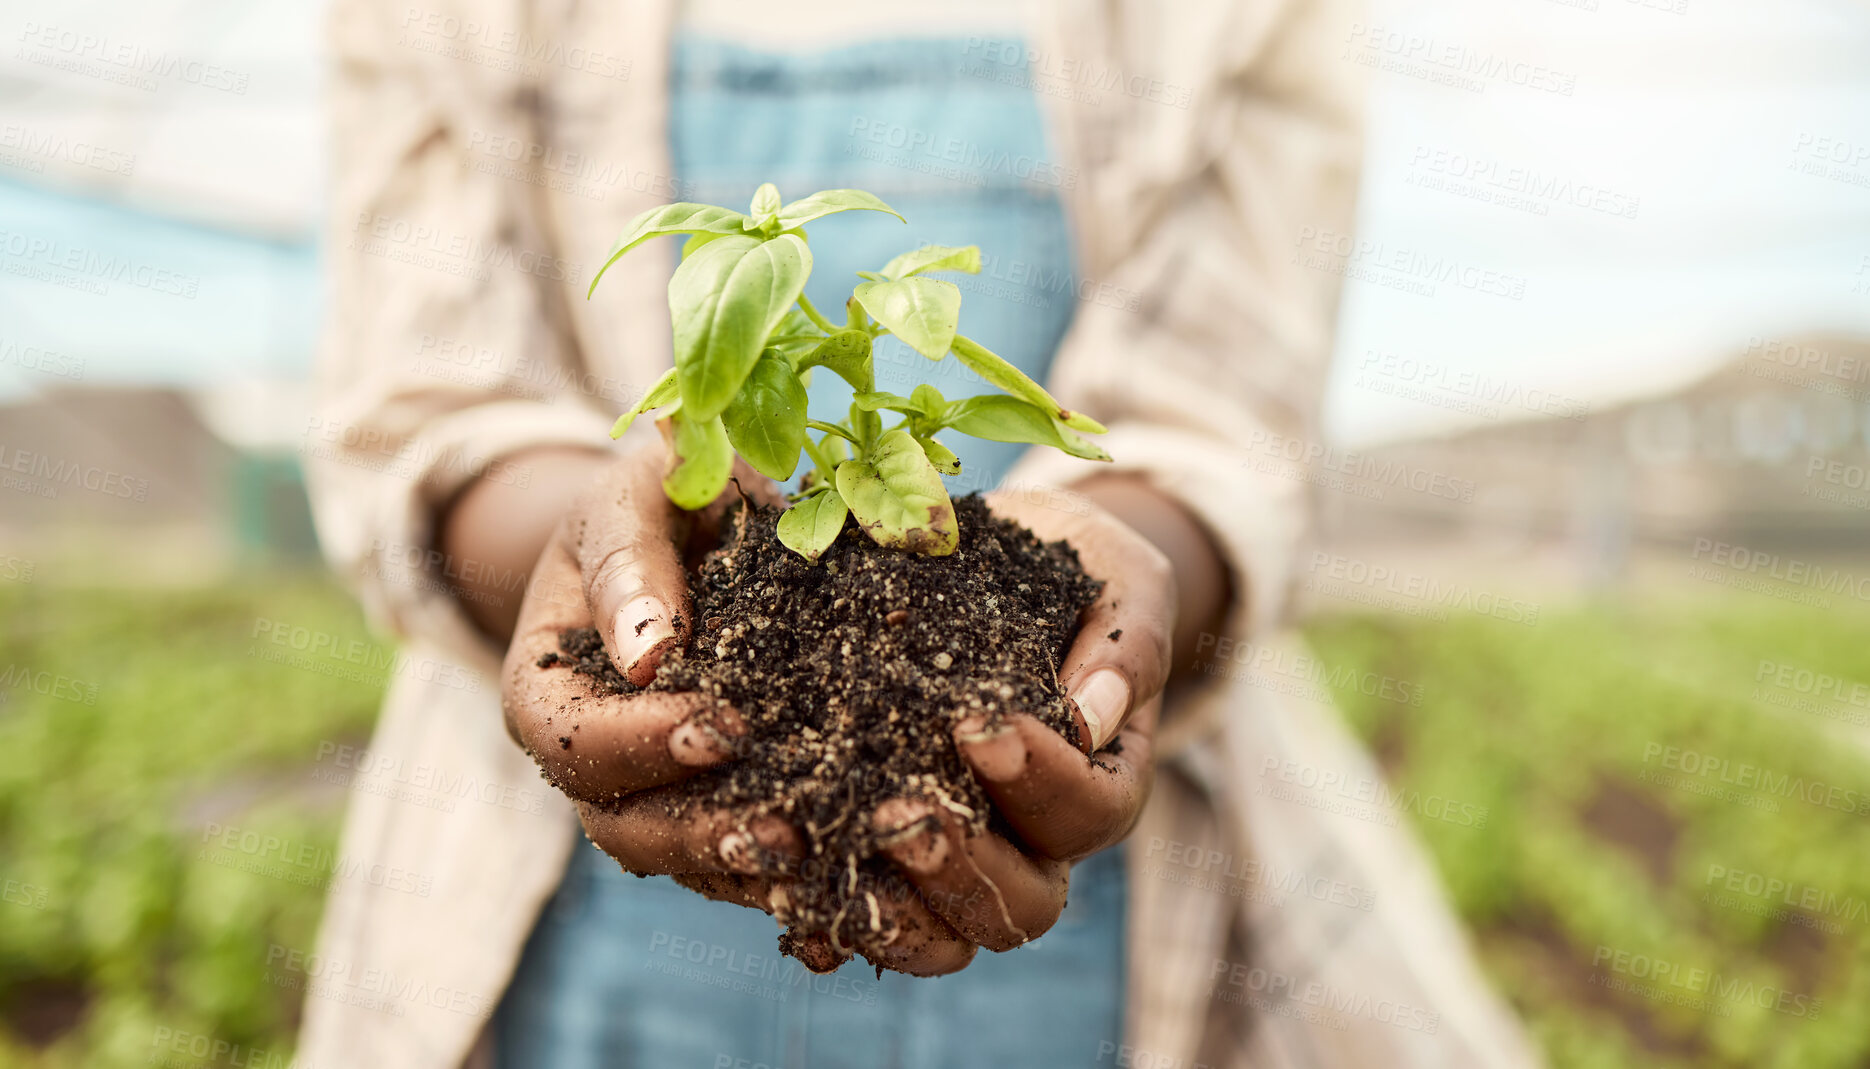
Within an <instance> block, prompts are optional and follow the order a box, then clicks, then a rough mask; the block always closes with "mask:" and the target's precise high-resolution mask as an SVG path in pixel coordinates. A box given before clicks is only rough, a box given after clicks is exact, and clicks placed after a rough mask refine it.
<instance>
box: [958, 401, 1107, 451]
mask: <svg viewBox="0 0 1870 1069" xmlns="http://www.w3.org/2000/svg"><path fill="white" fill-rule="evenodd" d="M946 422H947V424H948V426H950V427H953V428H954V429H955V430H957V431H960V432H961V433H962V434H966V435H971V436H973V437H975V438H985V439H987V440H988V441H993V442H1029V443H1031V444H1033V445H1049V446H1051V447H1052V448H1054V449H1062V450H1064V451H1065V452H1067V453H1070V454H1071V455H1072V456H1074V457H1083V458H1084V459H1086V460H1109V459H1110V454H1109V453H1106V452H1104V451H1103V450H1102V449H1099V448H1098V447H1097V446H1095V445H1093V444H1091V443H1090V442H1088V441H1086V440H1085V439H1083V438H1080V437H1079V436H1078V435H1076V434H1073V433H1072V432H1071V430H1070V429H1068V428H1067V427H1065V426H1064V425H1063V424H1061V423H1060V422H1059V421H1058V420H1056V419H1053V418H1052V417H1051V416H1049V415H1047V414H1046V410H1045V409H1043V408H1040V407H1039V406H1038V405H1035V404H1032V403H1030V402H1027V401H1022V400H1020V399H1019V398H1017V397H1005V396H1002V395H999V394H990V395H988V396H985V397H969V398H966V399H965V400H962V401H958V402H956V403H955V405H954V407H953V408H952V409H950V410H949V412H948V418H947V420H946Z"/></svg>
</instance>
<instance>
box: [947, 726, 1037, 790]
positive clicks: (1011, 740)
mask: <svg viewBox="0 0 1870 1069" xmlns="http://www.w3.org/2000/svg"><path fill="white" fill-rule="evenodd" d="M954 738H955V741H956V742H958V743H960V744H961V745H962V747H964V748H965V749H966V751H967V754H966V756H967V759H968V762H969V763H970V764H972V765H973V766H974V771H976V772H979V773H980V774H981V775H982V776H985V777H986V778H988V779H990V780H992V781H994V782H995V783H1005V782H1006V781H1008V780H1011V779H1017V778H1018V777H1019V776H1020V774H1021V773H1023V772H1025V771H1026V741H1025V740H1024V739H1022V738H1020V737H1019V732H1017V731H1014V730H1013V725H1011V724H1007V723H1000V724H996V725H994V726H993V727H991V728H989V727H988V726H987V722H986V720H985V719H984V718H982V717H977V716H970V717H968V718H967V719H966V720H963V721H961V723H959V724H957V725H955V733H954Z"/></svg>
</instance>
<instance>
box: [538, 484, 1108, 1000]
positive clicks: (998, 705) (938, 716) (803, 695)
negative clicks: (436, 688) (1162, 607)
mask: <svg viewBox="0 0 1870 1069" xmlns="http://www.w3.org/2000/svg"><path fill="white" fill-rule="evenodd" d="M955 512H956V519H957V521H958V523H959V526H960V532H961V544H960V546H959V547H958V548H957V549H956V550H955V552H954V553H953V554H952V555H950V556H948V557H925V556H918V555H915V554H910V553H903V552H899V551H895V550H887V549H883V548H881V547H878V546H877V545H875V544H874V543H872V542H871V541H870V540H869V539H867V538H863V537H861V535H860V534H859V532H857V531H855V530H852V529H851V528H849V527H848V526H847V528H846V530H845V531H844V533H843V535H841V536H840V537H839V539H838V540H837V542H836V543H835V544H833V546H832V547H831V549H830V550H829V551H828V552H827V553H826V554H825V556H824V558H823V559H822V560H821V561H820V562H819V563H818V564H817V565H816V566H814V565H810V564H807V563H806V562H805V561H804V560H802V559H801V558H800V557H798V556H797V555H796V554H794V553H792V552H791V551H790V550H787V549H786V548H785V547H783V546H782V545H780V543H779V541H778V539H777V538H776V537H775V536H774V533H773V525H774V523H775V522H776V521H777V519H778V517H779V515H780V513H779V510H777V509H773V508H770V507H765V506H760V507H747V506H744V505H741V504H735V505H733V506H730V512H729V515H728V517H727V519H726V520H724V522H723V523H722V525H721V526H722V537H723V543H722V545H721V547H720V548H718V549H716V550H714V551H713V552H711V553H709V554H708V555H707V557H706V558H704V560H703V562H702V565H701V569H700V571H699V573H698V574H694V575H692V576H691V578H690V596H691V598H692V599H693V602H694V610H695V617H696V618H697V619H699V620H701V621H705V622H704V624H703V626H702V627H700V628H699V629H697V630H696V631H695V632H694V633H693V634H691V635H690V636H689V640H688V642H687V644H686V646H684V647H683V648H681V649H679V650H676V651H673V652H672V653H670V654H669V655H668V656H666V657H665V658H664V660H663V663H662V666H661V668H660V670H659V671H658V672H657V674H656V678H655V680H654V681H653V682H652V683H651V684H650V686H649V688H648V689H650V690H664V691H699V692H703V693H708V694H714V695H717V696H719V697H722V698H725V699H726V700H727V701H729V702H731V703H732V704H733V705H734V707H735V708H736V709H738V710H739V711H740V713H741V716H742V718H743V720H744V721H745V723H746V726H747V734H746V736H745V737H744V738H742V739H739V740H735V742H734V748H735V750H736V752H737V753H738V754H740V755H741V759H740V760H737V761H734V762H732V763H730V764H728V765H725V766H723V767H721V768H719V769H716V770H713V771H710V772H706V773H703V774H702V775H699V776H696V777H695V778H693V779H691V780H688V781H686V782H685V783H684V784H683V785H682V786H681V787H679V788H675V789H671V790H670V791H668V792H666V793H667V794H668V796H669V797H670V798H671V802H670V808H671V810H672V811H673V812H676V813H682V812H685V811H687V810H690V809H692V808H694V807H696V806H703V805H705V806H709V807H726V808H731V809H733V810H735V811H736V812H738V813H740V814H742V815H743V816H744V817H745V819H746V820H748V821H751V820H752V819H753V818H755V817H757V816H760V815H764V814H779V815H782V816H784V818H785V819H786V820H788V821H789V822H791V823H792V824H793V825H794V826H795V827H796V828H798V829H799V831H800V833H801V835H802V836H803V838H804V841H805V844H806V849H805V855H804V857H803V858H797V859H794V858H777V857H772V856H762V857H761V858H760V862H761V868H762V871H764V872H766V873H769V874H785V875H788V876H791V877H793V878H794V881H793V882H790V883H789V884H788V909H787V911H786V913H787V920H788V921H789V922H790V924H791V927H790V928H789V929H788V930H787V932H786V933H785V934H784V935H782V936H781V938H780V944H779V945H780V948H781V949H782V950H783V951H785V952H786V953H789V954H791V955H793V956H794V957H797V958H799V959H800V960H801V961H803V962H804V963H805V964H807V965H808V966H810V967H812V968H814V969H823V968H835V967H836V966H837V965H838V964H841V963H842V962H843V961H844V960H846V959H848V957H849V955H850V954H851V953H852V952H858V953H862V952H864V951H866V950H869V949H872V948H875V947H877V946H880V945H882V942H883V938H882V937H881V936H879V934H878V932H879V930H880V929H879V926H878V923H877V917H876V915H875V906H874V904H873V903H874V901H875V900H876V899H879V898H882V897H884V896H886V895H892V894H893V895H896V896H898V897H900V895H901V893H902V891H901V888H902V887H903V886H904V881H903V879H902V877H901V876H900V874H898V873H897V872H896V870H895V869H894V867H893V866H892V865H891V864H890V863H889V861H888V859H887V858H886V857H885V856H884V855H882V854H881V852H880V851H881V849H882V843H881V840H882V839H883V838H884V837H885V836H884V835H883V834H881V833H880V832H879V831H878V830H876V829H874V828H872V826H871V817H872V814H874V812H875V811H876V808H877V806H878V805H880V804H881V803H882V802H883V801H885V800H886V799H889V798H894V797H901V798H910V799H918V800H921V801H924V802H926V803H929V804H930V805H933V806H936V807H938V809H939V810H940V811H942V812H944V813H946V814H949V815H951V816H952V817H955V818H959V820H960V822H961V823H962V824H963V825H964V826H965V827H966V828H967V829H968V830H969V831H970V832H972V833H979V832H983V831H985V830H987V829H988V827H989V826H990V823H992V822H994V821H996V820H997V817H995V816H994V815H993V807H992V805H991V803H990V802H989V800H988V799H987V797H986V795H985V793H984V792H983V791H982V790H981V788H980V785H979V784H978V783H977V782H976V781H975V779H974V777H973V775H972V774H971V773H970V771H969V770H968V768H967V766H966V765H965V764H964V763H963V761H962V759H961V756H960V754H959V752H958V751H957V749H956V747H955V743H954V740H953V738H952V737H951V736H952V732H953V729H954V726H955V725H956V724H957V723H958V722H960V721H961V720H962V719H963V718H966V717H970V716H980V717H983V718H985V720H986V723H987V725H988V726H989V727H990V728H991V727H992V726H995V725H997V724H999V723H1000V722H1001V721H1002V719H1004V718H1005V717H1007V716H1009V715H1012V714H1015V713H1030V714H1032V715H1033V716H1035V717H1036V718H1038V719H1039V720H1040V721H1041V722H1043V723H1045V724H1046V725H1048V726H1050V727H1051V728H1052V729H1053V730H1055V731H1058V732H1059V734H1061V735H1063V736H1064V737H1065V738H1066V740H1067V741H1068V742H1071V743H1072V744H1073V745H1078V744H1079V739H1078V738H1077V736H1078V734H1079V732H1078V729H1077V726H1076V724H1075V723H1074V722H1073V719H1072V716H1071V713H1070V711H1069V708H1068V706H1067V703H1066V700H1065V697H1064V694H1063V692H1062V690H1061V689H1060V687H1059V684H1058V666H1059V664H1060V662H1061V661H1062V659H1063V657H1064V654H1065V651H1066V649H1068V648H1069V646H1070V644H1071V640H1072V638H1073V637H1074V636H1075V634H1076V632H1077V627H1078V617H1079V614H1080V613H1081V612H1082V610H1083V609H1084V608H1085V607H1087V606H1089V605H1090V604H1091V603H1092V602H1093V601H1095V600H1096V599H1097V596H1098V592H1099V591H1100V590H1101V588H1102V586H1103V584H1102V583H1101V582H1099V581H1097V580H1095V579H1092V578H1090V577H1088V576H1086V575H1085V574H1084V572H1083V570H1082V569H1081V568H1080V567H1079V563H1078V555H1077V553H1076V552H1075V551H1074V550H1073V549H1072V548H1071V547H1070V546H1068V545H1066V544H1065V543H1064V542H1042V541H1040V540H1039V539H1038V538H1037V537H1036V536H1035V535H1033V534H1032V533H1031V532H1030V531H1027V530H1026V529H1025V528H1023V527H1021V526H1019V525H1018V524H1015V523H1013V522H1011V521H1009V520H1003V519H998V518H996V517H994V516H993V514H992V513H990V512H989V511H988V510H987V508H986V506H985V504H984V503H982V502H981V500H980V498H979V497H978V496H975V495H970V496H968V497H965V498H962V499H961V500H959V501H957V502H955ZM879 622H881V623H882V624H884V625H885V626H878V624H879ZM1110 637H1112V638H1113V639H1114V638H1115V637H1116V636H1115V634H1113V635H1111V636H1110ZM559 645H560V652H558V653H548V654H545V655H544V656H542V657H541V658H540V659H539V662H538V663H539V667H541V668H546V667H552V666H564V667H569V668H570V669H571V670H572V672H574V673H575V674H578V675H581V676H585V677H588V678H589V679H590V680H591V682H592V685H593V687H594V688H595V689H596V690H599V691H609V692H612V693H621V694H628V693H635V692H636V691H637V690H638V688H637V687H635V686H633V685H632V684H630V683H629V681H628V680H626V679H624V677H623V675H622V674H621V673H620V672H618V671H617V669H616V667H615V666H613V665H612V664H611V663H610V660H609V658H608V657H607V656H606V654H605V652H604V647H603V642H602V640H601V639H600V638H599V637H598V634H597V632H596V631H594V630H591V629H589V628H580V629H576V630H570V631H566V632H564V633H563V634H562V635H560V636H559ZM743 827H744V825H743ZM890 830H892V831H899V830H900V829H890ZM891 934H892V936H893V934H894V933H891Z"/></svg>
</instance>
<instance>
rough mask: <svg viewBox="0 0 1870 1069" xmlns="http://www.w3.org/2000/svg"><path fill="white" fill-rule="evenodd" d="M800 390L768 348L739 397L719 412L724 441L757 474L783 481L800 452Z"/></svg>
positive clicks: (782, 360)
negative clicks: (745, 459)
mask: <svg viewBox="0 0 1870 1069" xmlns="http://www.w3.org/2000/svg"><path fill="white" fill-rule="evenodd" d="M805 405H806V397H805V386H804V384H802V383H800V382H799V376H798V374H797V373H796V372H794V371H793V370H792V365H791V364H788V363H786V360H785V358H784V357H782V356H780V355H779V354H778V353H777V352H775V351H774V350H772V349H768V350H767V351H766V352H765V353H764V354H762V355H761V357H760V359H759V361H758V362H757V363H755V364H754V365H753V371H752V373H751V374H749V375H748V376H747V381H745V382H743V383H741V384H740V392H739V393H737V394H735V395H734V399H733V400H732V401H730V402H728V405H727V407H726V408H725V409H723V410H722V411H721V423H722V424H723V425H725V426H726V428H727V440H728V441H730V442H732V443H733V445H734V450H735V451H736V452H738V453H739V454H740V455H741V456H743V457H746V458H747V463H749V464H751V465H753V469H754V470H755V471H757V472H759V473H760V474H761V475H764V476H767V477H768V478H771V479H777V480H780V481H784V480H786V479H790V478H792V473H793V471H795V470H796V469H797V468H798V466H799V450H801V449H803V448H804V447H805Z"/></svg>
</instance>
